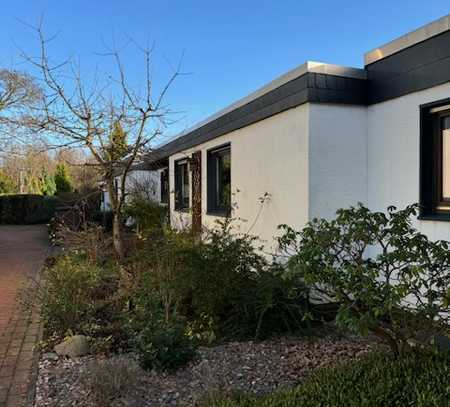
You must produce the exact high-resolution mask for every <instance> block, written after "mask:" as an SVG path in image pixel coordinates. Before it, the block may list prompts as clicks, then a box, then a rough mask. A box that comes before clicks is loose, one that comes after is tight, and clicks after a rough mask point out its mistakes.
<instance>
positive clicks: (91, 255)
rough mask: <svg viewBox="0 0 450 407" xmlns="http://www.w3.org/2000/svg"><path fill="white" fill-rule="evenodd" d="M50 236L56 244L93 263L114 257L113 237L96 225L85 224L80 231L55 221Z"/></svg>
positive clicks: (51, 225) (52, 223) (51, 224)
mask: <svg viewBox="0 0 450 407" xmlns="http://www.w3.org/2000/svg"><path fill="white" fill-rule="evenodd" d="M50 236H51V238H52V240H53V242H54V243H55V244H60V245H62V246H63V247H64V248H65V249H66V250H68V251H73V252H82V253H84V254H85V255H86V256H87V257H88V259H89V260H90V261H91V262H93V263H96V262H97V261H99V260H101V259H106V258H110V257H111V255H112V239H111V237H110V236H109V235H108V234H107V233H106V232H105V230H104V229H103V227H101V226H98V225H96V224H94V223H84V224H83V225H81V227H80V228H79V229H78V230H73V229H72V228H71V227H69V226H67V225H66V224H65V223H63V222H59V223H58V222H57V221H53V222H51V223H50Z"/></svg>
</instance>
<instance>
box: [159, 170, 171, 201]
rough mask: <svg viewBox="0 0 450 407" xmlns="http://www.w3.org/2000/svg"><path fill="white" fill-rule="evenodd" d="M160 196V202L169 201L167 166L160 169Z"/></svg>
mask: <svg viewBox="0 0 450 407" xmlns="http://www.w3.org/2000/svg"><path fill="white" fill-rule="evenodd" d="M160 176H161V179H160V182H161V197H160V202H161V203H164V204H167V203H169V169H168V168H164V169H163V170H162V171H161V174H160Z"/></svg>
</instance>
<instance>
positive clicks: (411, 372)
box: [204, 353, 450, 407]
mask: <svg viewBox="0 0 450 407" xmlns="http://www.w3.org/2000/svg"><path fill="white" fill-rule="evenodd" d="M204 406H205V407H206V406H210V407H256V406H258V407H328V406H329V407H388V406H389V407H406V406H414V407H446V406H450V353H446V354H444V353H441V354H424V353H411V354H407V355H406V356H403V357H401V358H396V357H394V356H393V355H392V354H371V355H369V356H367V357H365V358H364V359H362V360H361V361H355V362H352V363H350V364H347V365H342V366H340V367H336V368H325V369H322V370H319V371H318V372H316V373H314V374H313V375H312V376H311V377H310V378H309V379H308V380H307V381H306V382H305V383H304V384H303V385H300V386H298V387H297V388H295V389H294V390H290V391H284V392H281V393H276V394H273V395H270V396H267V397H265V398H262V399H256V398H253V397H246V396H242V397H238V398H234V399H228V400H211V399H210V400H207V401H206V402H205V404H204Z"/></svg>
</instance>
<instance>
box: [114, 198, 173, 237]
mask: <svg viewBox="0 0 450 407" xmlns="http://www.w3.org/2000/svg"><path fill="white" fill-rule="evenodd" d="M123 216H124V217H125V218H130V219H131V220H132V221H133V222H134V224H133V226H134V229H135V231H136V233H137V234H138V235H139V236H143V237H146V235H147V234H149V233H150V234H152V233H155V232H160V231H161V229H162V228H163V226H164V225H165V224H166V223H167V217H168V209H167V207H165V206H162V205H160V204H159V203H157V202H153V201H150V200H148V199H145V198H143V197H140V196H133V197H132V199H131V201H130V202H128V203H127V204H126V206H125V208H124V210H123Z"/></svg>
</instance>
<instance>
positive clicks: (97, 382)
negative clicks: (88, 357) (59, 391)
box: [79, 356, 142, 407]
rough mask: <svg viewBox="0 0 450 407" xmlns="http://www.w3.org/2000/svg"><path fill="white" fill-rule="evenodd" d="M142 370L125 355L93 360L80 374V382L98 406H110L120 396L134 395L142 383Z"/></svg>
mask: <svg viewBox="0 0 450 407" xmlns="http://www.w3.org/2000/svg"><path fill="white" fill-rule="evenodd" d="M141 376H142V370H141V369H139V366H138V365H137V363H136V362H135V361H133V360H132V359H129V358H127V357H125V356H116V357H113V358H111V359H106V360H93V361H91V362H90V363H89V364H88V365H87V366H86V370H85V371H83V373H82V374H80V378H79V380H80V383H81V385H82V386H83V388H84V389H85V390H86V392H87V393H88V394H89V396H90V398H91V399H93V401H94V402H95V403H96V404H95V405H96V406H98V407H103V406H104V407H109V406H111V403H113V402H114V401H115V400H118V399H120V398H126V397H127V396H129V395H132V394H133V392H134V390H135V389H136V388H137V387H138V385H139V383H140V377H141Z"/></svg>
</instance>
